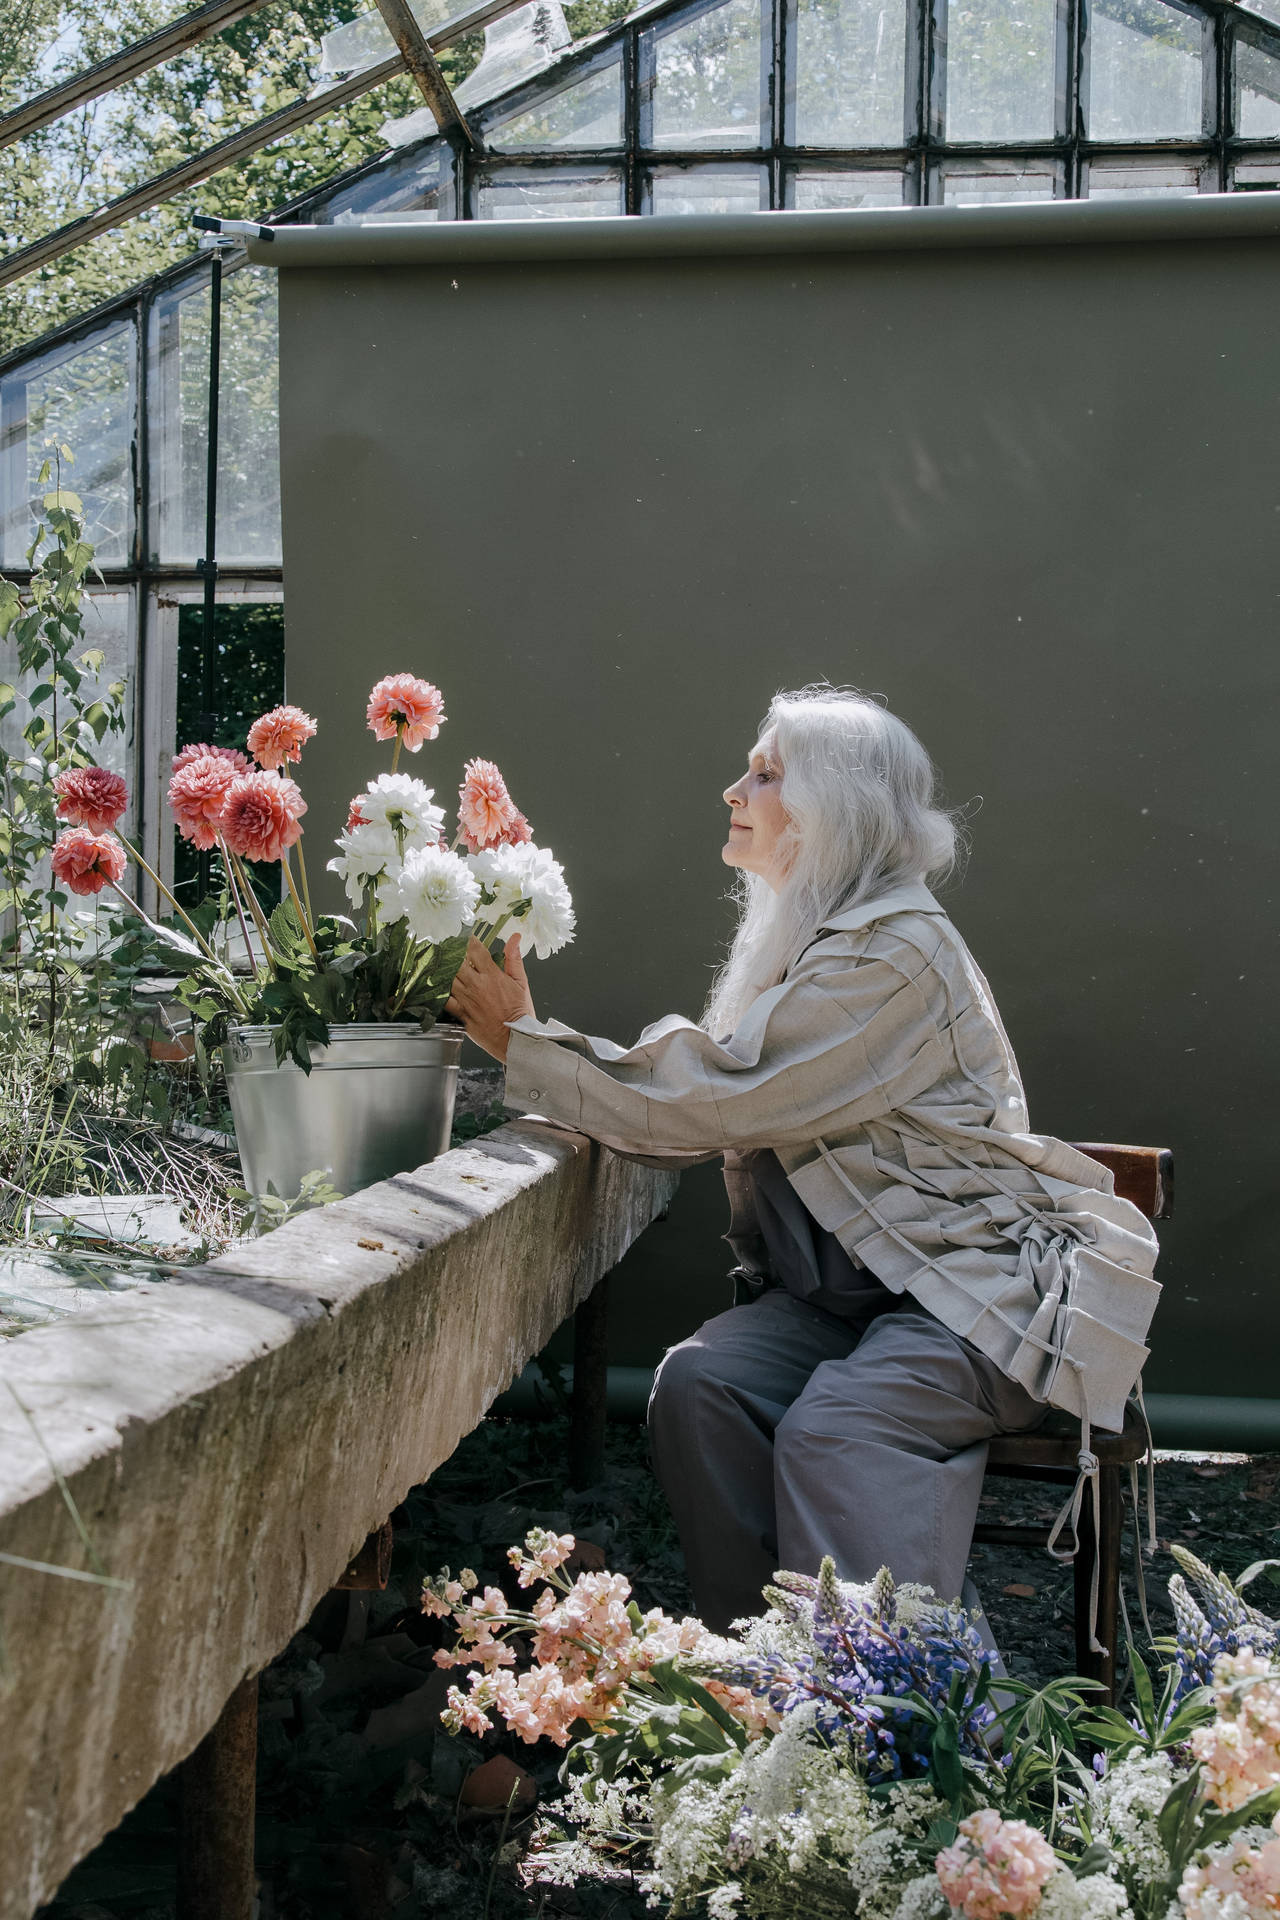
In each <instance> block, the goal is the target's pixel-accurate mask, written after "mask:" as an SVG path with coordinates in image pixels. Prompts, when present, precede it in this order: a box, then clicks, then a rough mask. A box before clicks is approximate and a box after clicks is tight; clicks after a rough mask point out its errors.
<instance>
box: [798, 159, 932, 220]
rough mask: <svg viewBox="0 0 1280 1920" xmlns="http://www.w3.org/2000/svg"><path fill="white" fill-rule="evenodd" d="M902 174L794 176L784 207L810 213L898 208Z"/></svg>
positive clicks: (902, 190)
mask: <svg viewBox="0 0 1280 1920" xmlns="http://www.w3.org/2000/svg"><path fill="white" fill-rule="evenodd" d="M905 189H906V180H905V176H904V175H903V174H902V173H890V172H889V171H888V170H885V171H884V172H881V171H879V170H878V169H877V170H876V171H872V170H871V169H867V170H865V171H864V170H861V169H853V168H850V169H848V170H846V171H845V172H843V173H808V172H806V173H794V174H792V176H791V178H790V180H789V181H788V184H787V205H788V206H791V207H796V208H799V209H807V210H808V211H809V212H810V213H817V212H822V211H824V210H835V209H836V208H840V207H851V208H856V207H900V206H902V205H903V204H904V202H905V200H906V190H905Z"/></svg>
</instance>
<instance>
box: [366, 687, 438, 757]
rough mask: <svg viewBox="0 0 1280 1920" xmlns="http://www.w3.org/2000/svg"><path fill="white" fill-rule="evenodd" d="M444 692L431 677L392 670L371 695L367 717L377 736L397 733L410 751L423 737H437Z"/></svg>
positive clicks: (382, 738) (383, 737)
mask: <svg viewBox="0 0 1280 1920" xmlns="http://www.w3.org/2000/svg"><path fill="white" fill-rule="evenodd" d="M444 717H445V712H444V695H443V694H442V693H441V691H440V689H439V688H438V687H433V686H432V684H431V682H430V681H429V680H419V679H418V678H417V676H416V675H415V674H412V673H389V674H387V675H386V676H385V678H383V679H381V680H379V682H378V684H377V686H376V687H375V688H374V689H373V692H372V693H371V694H370V695H369V706H368V720H369V726H370V729H371V730H372V732H373V735H374V738H375V739H377V740H394V739H395V738H396V736H397V735H399V737H400V739H401V740H402V741H403V743H404V745H405V746H406V747H407V748H408V750H409V752H410V753H416V752H417V751H418V749H419V747H420V746H421V745H422V743H423V741H424V740H434V739H435V737H436V735H437V734H438V733H439V731H440V726H441V722H442V721H443V720H444Z"/></svg>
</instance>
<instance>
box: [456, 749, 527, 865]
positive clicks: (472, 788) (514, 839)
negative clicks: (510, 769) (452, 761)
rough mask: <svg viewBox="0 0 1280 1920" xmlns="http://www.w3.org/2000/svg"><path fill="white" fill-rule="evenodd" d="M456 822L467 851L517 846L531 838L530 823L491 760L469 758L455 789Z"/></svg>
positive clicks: (476, 851) (474, 851)
mask: <svg viewBox="0 0 1280 1920" xmlns="http://www.w3.org/2000/svg"><path fill="white" fill-rule="evenodd" d="M458 825H459V827H460V829H461V832H462V839H463V843H464V845H465V846H466V849H467V852H468V853H479V852H480V851H481V850H482V848H484V847H497V846H502V845H503V844H504V843H505V844H506V845H509V846H519V845H520V844H521V843H522V842H524V841H526V840H530V839H532V837H533V835H532V831H531V829H530V826H529V822H528V821H527V820H526V819H525V817H524V815H523V814H522V813H521V811H520V809H519V808H518V807H517V805H516V803H515V801H514V800H513V799H512V798H511V795H510V794H509V793H508V792H507V783H506V781H505V780H504V779H503V777H502V775H501V774H500V773H499V772H498V769H497V768H496V767H495V766H494V764H493V761H492V760H468V762H467V764H466V766H465V767H464V768H463V771H462V785H461V786H460V787H459V789H458Z"/></svg>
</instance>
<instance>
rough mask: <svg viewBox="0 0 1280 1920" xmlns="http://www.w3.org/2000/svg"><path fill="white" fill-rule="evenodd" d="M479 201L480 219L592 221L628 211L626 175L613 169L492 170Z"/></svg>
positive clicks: (478, 198) (479, 191) (484, 179)
mask: <svg viewBox="0 0 1280 1920" xmlns="http://www.w3.org/2000/svg"><path fill="white" fill-rule="evenodd" d="M477 201H478V204H477V208H476V216H477V218H478V219H480V220H574V219H577V220H591V219H598V218H600V217H602V216H605V215H608V214H615V213H622V212H624V211H625V200H624V197H623V187H622V174H621V172H620V171H615V170H614V169H612V168H610V169H608V170H607V171H601V172H599V173H571V172H568V171H567V170H566V169H564V168H557V169H556V171H555V172H546V173H539V172H535V171H534V170H533V169H532V168H531V167H521V168H520V169H519V171H518V172H517V171H515V170H512V171H511V172H508V173H491V174H489V175H488V176H487V177H485V178H482V179H481V180H480V183H479V189H478V194H477Z"/></svg>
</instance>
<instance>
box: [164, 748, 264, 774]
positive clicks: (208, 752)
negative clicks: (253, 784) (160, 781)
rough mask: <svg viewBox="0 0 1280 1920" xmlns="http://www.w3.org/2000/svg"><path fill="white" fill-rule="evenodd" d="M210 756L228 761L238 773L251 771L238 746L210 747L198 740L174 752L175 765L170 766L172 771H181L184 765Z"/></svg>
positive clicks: (186, 765)
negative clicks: (178, 751)
mask: <svg viewBox="0 0 1280 1920" xmlns="http://www.w3.org/2000/svg"><path fill="white" fill-rule="evenodd" d="M209 756H212V758H213V759H215V760H225V761H227V762H228V764H229V765H230V766H231V768H232V769H233V771H234V772H236V773H248V771H249V762H248V761H247V760H246V759H245V757H244V755H243V754H242V753H241V752H240V751H239V749H238V748H236V747H208V746H206V745H205V744H204V742H203V741H197V742H196V743H195V744H194V745H192V746H189V747H183V749H182V751H181V752H180V753H175V754H174V756H173V766H172V767H171V768H170V772H172V773H179V772H180V771H181V770H182V768H183V767H189V766H190V765H191V762H192V761H193V760H204V759H206V758H208V757H209Z"/></svg>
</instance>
